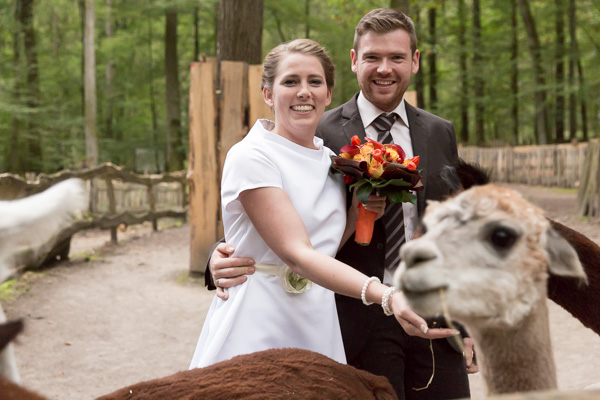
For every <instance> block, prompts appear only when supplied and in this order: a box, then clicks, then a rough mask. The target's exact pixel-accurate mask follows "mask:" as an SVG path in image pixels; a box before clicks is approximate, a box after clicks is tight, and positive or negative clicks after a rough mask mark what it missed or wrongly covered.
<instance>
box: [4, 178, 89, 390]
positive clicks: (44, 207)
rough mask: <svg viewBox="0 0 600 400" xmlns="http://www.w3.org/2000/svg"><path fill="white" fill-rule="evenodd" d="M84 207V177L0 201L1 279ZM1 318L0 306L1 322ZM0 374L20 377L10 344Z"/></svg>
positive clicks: (49, 243) (48, 244) (50, 242)
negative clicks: (27, 195)
mask: <svg viewBox="0 0 600 400" xmlns="http://www.w3.org/2000/svg"><path fill="white" fill-rule="evenodd" d="M86 208H87V195H86V192H85V188H84V186H83V181H82V180H81V179H75V178H72V179H67V180H65V181H63V182H60V183H58V184H56V185H54V186H52V187H51V188H49V189H46V190H45V191H43V192H41V193H38V194H34V195H32V196H29V197H25V198H23V199H18V200H8V201H7V200H4V201H0V283H2V282H4V281H5V280H6V279H7V278H8V277H10V276H11V275H12V274H13V273H14V268H15V267H18V266H19V265H20V264H21V262H22V261H23V260H22V259H23V258H28V257H27V256H25V257H23V254H34V255H38V254H43V253H45V252H47V251H49V250H51V249H52V247H53V246H54V245H55V244H56V243H55V242H56V235H57V233H59V232H60V230H61V229H63V228H66V227H67V226H68V225H69V223H71V221H72V219H73V216H74V214H75V213H76V212H78V211H80V210H84V209H86ZM29 258H31V256H29ZM4 321H6V317H5V316H4V312H3V310H2V308H1V307H0V323H1V322H4ZM0 375H1V376H4V377H5V378H7V379H10V380H12V381H13V382H19V381H20V376H19V372H18V370H17V365H16V361H15V357H14V350H13V348H12V345H8V346H7V347H6V348H5V349H4V350H3V351H1V352H0Z"/></svg>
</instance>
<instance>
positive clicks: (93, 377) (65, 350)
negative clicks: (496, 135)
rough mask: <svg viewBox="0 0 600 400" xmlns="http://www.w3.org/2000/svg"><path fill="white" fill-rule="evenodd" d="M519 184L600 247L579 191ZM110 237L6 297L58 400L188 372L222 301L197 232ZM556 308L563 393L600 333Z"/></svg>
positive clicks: (87, 239) (35, 368)
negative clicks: (200, 271)
mask: <svg viewBox="0 0 600 400" xmlns="http://www.w3.org/2000/svg"><path fill="white" fill-rule="evenodd" d="M513 187H514V188H516V189H517V190H519V191H521V192H522V193H523V194H524V196H525V197H527V198H529V199H530V200H532V201H533V202H536V203H537V204H540V205H541V206H542V207H543V208H545V209H546V211H547V213H548V216H549V217H551V218H554V219H556V220H558V221H560V222H562V223H565V224H567V225H569V226H571V227H572V228H574V229H577V230H579V231H580V232H583V233H585V234H586V235H588V236H589V237H590V238H592V239H593V240H594V241H596V242H600V226H599V225H598V224H591V223H588V222H585V221H582V220H580V219H578V218H577V217H575V216H574V208H575V194H574V192H567V191H558V190H552V189H546V188H528V187H525V186H513ZM109 239H110V235H109V233H108V232H100V231H89V232H82V233H80V234H78V235H76V237H74V239H73V242H72V249H71V258H72V260H71V261H69V262H65V263H62V264H59V265H57V266H55V267H53V268H51V269H48V270H45V271H43V272H42V273H35V274H34V273H28V274H26V275H25V276H24V277H23V278H22V279H21V281H20V283H19V285H18V287H17V289H16V292H15V296H14V299H13V300H3V301H2V304H3V306H4V308H5V310H6V313H7V315H8V316H9V318H18V317H21V318H24V319H25V323H26V330H25V332H24V333H23V334H22V335H21V336H20V337H19V340H18V342H17V343H16V353H17V358H18V364H19V368H20V371H21V375H22V378H23V382H24V384H25V386H27V387H28V388H30V389H32V390H35V391H37V392H39V393H41V394H44V395H45V396H47V397H48V398H49V399H53V400H54V399H55V400H81V399H92V398H95V397H97V396H99V395H102V394H105V393H109V392H112V391H114V390H116V389H118V388H120V387H123V386H125V385H128V384H132V383H135V382H139V381H142V380H147V379H152V378H156V377H160V376H166V375H170V374H172V373H175V372H177V371H180V370H183V369H186V368H187V366H188V363H189V361H190V359H191V356H192V353H193V351H194V348H195V344H196V340H197V339H198V335H199V333H200V329H201V327H202V322H203V320H204V317H205V315H206V312H207V310H208V306H209V304H210V302H211V299H212V297H213V295H212V293H210V292H208V291H207V290H206V289H205V288H204V287H203V278H191V277H189V276H188V265H189V226H188V225H184V226H182V227H177V228H171V229H164V230H162V231H159V232H152V231H151V230H150V229H149V228H148V227H146V226H145V227H141V228H140V227H138V228H137V230H133V229H129V230H127V231H126V232H125V233H124V234H120V235H119V239H120V243H119V244H118V245H110V244H108V245H105V243H106V242H107V241H109ZM92 249H95V252H94V254H91V255H90V253H89V252H90V250H92ZM82 254H87V257H83V255H82ZM19 291H20V292H19ZM590 307H593V311H594V312H600V305H590ZM550 309H551V325H552V326H551V330H552V338H553V349H554V352H555V355H556V363H557V369H558V378H559V387H560V388H561V389H565V390H567V389H581V388H583V387H585V386H587V385H590V384H593V383H598V382H600V358H599V357H598V355H599V354H600V337H599V336H597V335H595V334H594V333H593V332H592V331H591V330H589V329H587V328H584V327H583V326H582V325H581V324H580V323H579V321H577V320H575V319H574V318H573V317H571V316H570V315H569V314H568V313H566V312H565V311H564V310H563V309H562V308H560V307H558V306H556V305H554V304H553V303H550ZM471 385H472V391H473V399H474V400H477V399H482V398H484V393H485V392H484V386H483V382H482V380H481V376H480V374H476V375H473V376H471Z"/></svg>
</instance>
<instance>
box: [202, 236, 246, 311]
mask: <svg viewBox="0 0 600 400" xmlns="http://www.w3.org/2000/svg"><path fill="white" fill-rule="evenodd" d="M234 251H235V248H234V247H233V246H232V245H229V244H227V243H220V244H219V245H218V246H217V248H216V249H215V250H214V251H213V253H212V255H211V257H210V262H209V265H208V267H209V269H210V273H211V275H212V278H213V282H214V283H215V286H216V287H217V296H218V297H219V298H221V299H223V300H227V299H228V297H229V295H228V294H227V291H226V289H227V288H230V287H234V286H237V285H239V284H242V283H244V282H246V280H248V277H247V276H246V275H251V274H253V273H254V272H255V268H254V260H253V259H252V258H248V257H231V255H232V254H233V252H234Z"/></svg>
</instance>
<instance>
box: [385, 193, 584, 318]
mask: <svg viewBox="0 0 600 400" xmlns="http://www.w3.org/2000/svg"><path fill="white" fill-rule="evenodd" d="M423 225H424V228H425V230H426V232H425V234H424V235H423V236H421V237H419V238H417V239H414V240H411V241H409V242H407V243H406V244H404V246H403V247H402V249H401V255H402V263H401V264H400V267H399V268H398V270H397V272H396V274H395V277H394V283H395V286H396V287H399V288H401V290H402V291H403V292H404V294H405V296H406V298H407V300H408V301H409V303H410V304H411V306H412V307H413V309H414V311H415V312H416V313H417V314H420V315H422V316H436V315H440V314H442V313H443V311H444V307H447V311H448V313H449V314H450V316H451V318H452V319H453V320H456V321H458V322H462V323H464V324H465V325H468V326H473V325H475V326H485V327H506V326H513V325H515V324H516V323H518V322H519V321H520V320H522V319H523V318H524V317H525V316H526V315H528V314H529V313H530V312H531V309H532V307H533V306H534V304H536V303H537V302H539V301H541V300H542V299H543V300H545V298H546V281H547V277H548V272H550V271H551V272H552V273H553V274H555V275H563V276H572V277H576V278H580V279H585V273H584V271H583V268H582V266H581V263H580V262H579V259H578V257H577V254H576V253H575V251H574V250H573V248H572V247H571V246H570V245H569V244H568V243H567V242H566V240H564V239H563V238H562V237H561V236H559V235H558V234H557V233H555V232H554V231H553V230H552V229H551V228H550V225H549V222H548V220H547V219H546V218H545V217H544V215H543V212H542V211H541V210H540V209H539V208H537V207H535V206H533V205H532V204H530V203H528V202H527V201H526V200H525V199H523V198H522V197H521V196H520V195H519V194H518V193H516V192H514V191H512V190H508V189H504V188H501V187H498V186H494V185H485V186H476V187H474V188H472V189H469V190H467V191H464V192H462V193H460V194H459V195H458V196H456V197H453V198H450V199H448V200H446V201H444V202H432V203H430V204H429V206H428V208H427V211H426V213H425V217H424V219H423Z"/></svg>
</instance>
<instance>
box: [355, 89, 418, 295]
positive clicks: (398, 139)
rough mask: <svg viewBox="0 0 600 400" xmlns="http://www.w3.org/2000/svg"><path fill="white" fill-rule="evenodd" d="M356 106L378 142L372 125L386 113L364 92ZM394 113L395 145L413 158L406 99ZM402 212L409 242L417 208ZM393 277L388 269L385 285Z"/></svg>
mask: <svg viewBox="0 0 600 400" xmlns="http://www.w3.org/2000/svg"><path fill="white" fill-rule="evenodd" d="M356 104H357V106H358V112H359V113H360V118H361V119H362V122H363V125H364V128H365V133H366V134H367V137H368V138H370V139H373V140H377V136H378V132H377V129H375V127H373V126H371V123H372V122H373V121H374V120H375V118H377V117H378V116H379V115H380V114H381V113H385V111H383V110H380V109H379V108H377V107H376V106H375V105H373V104H372V103H371V102H370V101H369V100H367V99H366V98H365V97H364V96H363V94H362V91H361V92H360V94H359V95H358V99H357V101H356ZM393 112H395V113H396V114H398V115H399V118H398V119H396V122H394V125H392V129H391V132H390V133H391V134H392V138H393V139H394V143H395V144H397V145H400V147H402V149H403V150H404V153H405V154H406V158H412V157H414V154H413V148H412V141H411V139H410V130H409V126H408V117H407V115H406V105H405V103H404V99H402V101H401V102H400V104H398V106H397V107H396V108H395V109H394V110H393ZM413 193H414V192H413ZM402 211H403V212H404V232H405V235H406V241H409V240H410V239H412V238H413V236H414V231H415V228H416V226H417V223H418V221H419V215H418V213H417V206H416V205H415V204H412V203H403V204H402ZM392 275H393V271H389V270H387V269H386V270H385V274H384V279H383V281H384V283H386V284H391V282H392Z"/></svg>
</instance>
